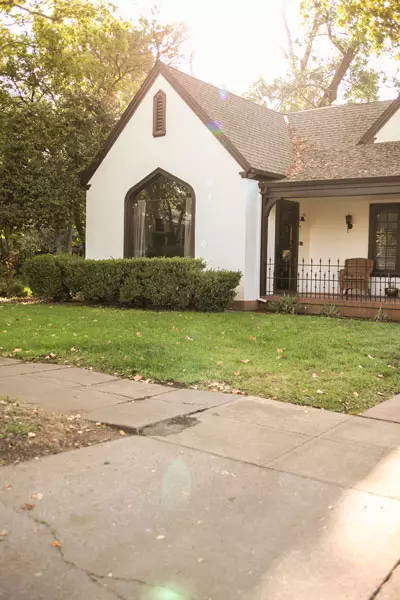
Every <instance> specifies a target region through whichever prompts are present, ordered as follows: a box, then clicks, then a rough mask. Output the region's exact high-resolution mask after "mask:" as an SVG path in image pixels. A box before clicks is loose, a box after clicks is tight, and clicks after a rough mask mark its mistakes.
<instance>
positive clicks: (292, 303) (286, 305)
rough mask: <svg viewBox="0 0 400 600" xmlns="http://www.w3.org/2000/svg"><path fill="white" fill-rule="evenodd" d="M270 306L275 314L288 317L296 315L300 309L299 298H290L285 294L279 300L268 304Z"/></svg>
mask: <svg viewBox="0 0 400 600" xmlns="http://www.w3.org/2000/svg"><path fill="white" fill-rule="evenodd" d="M268 305H269V307H270V308H271V309H272V310H273V311H274V312H277V313H283V314H287V315H294V314H296V313H297V312H299V308H300V305H299V299H298V298H297V296H290V295H289V294H284V295H283V296H281V298H279V300H273V301H271V302H268Z"/></svg>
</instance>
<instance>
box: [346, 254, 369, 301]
mask: <svg viewBox="0 0 400 600" xmlns="http://www.w3.org/2000/svg"><path fill="white" fill-rule="evenodd" d="M373 268H374V261H373V260H372V259H370V258H347V259H346V260H345V261H344V269H341V270H340V271H339V289H340V293H341V294H342V295H343V294H344V295H346V296H347V295H348V293H349V290H351V291H354V290H356V291H357V290H358V291H360V292H364V293H365V294H368V295H369V296H370V295H371V290H370V287H369V280H370V277H371V275H372V271H373Z"/></svg>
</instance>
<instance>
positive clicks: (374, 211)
mask: <svg viewBox="0 0 400 600" xmlns="http://www.w3.org/2000/svg"><path fill="white" fill-rule="evenodd" d="M382 209H383V210H392V211H394V210H396V212H397V213H398V214H399V225H400V202H379V203H375V204H370V205H369V244H368V258H372V260H373V261H374V270H373V272H372V275H373V276H375V277H384V276H390V277H398V276H400V226H399V227H398V231H397V240H396V241H397V253H396V266H395V269H394V270H393V271H388V270H379V269H377V268H376V229H377V225H378V221H377V215H378V213H379V212H380V211H381V210H382Z"/></svg>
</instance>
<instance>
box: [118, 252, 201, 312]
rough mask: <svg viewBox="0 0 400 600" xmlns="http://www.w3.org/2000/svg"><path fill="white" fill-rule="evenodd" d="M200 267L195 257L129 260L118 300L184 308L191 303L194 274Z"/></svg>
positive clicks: (149, 305) (140, 304)
mask: <svg viewBox="0 0 400 600" xmlns="http://www.w3.org/2000/svg"><path fill="white" fill-rule="evenodd" d="M204 266H205V265H204V262H203V261H202V260H201V259H196V258H137V259H130V260H129V275H128V277H127V279H126V280H125V281H124V284H123V286H122V288H121V294H120V301H121V302H123V303H128V304H131V305H132V306H138V307H139V306H140V307H146V306H147V307H157V308H170V309H174V310H179V309H185V308H188V307H189V306H191V304H192V295H193V282H194V276H195V274H196V273H199V272H200V271H201V269H204Z"/></svg>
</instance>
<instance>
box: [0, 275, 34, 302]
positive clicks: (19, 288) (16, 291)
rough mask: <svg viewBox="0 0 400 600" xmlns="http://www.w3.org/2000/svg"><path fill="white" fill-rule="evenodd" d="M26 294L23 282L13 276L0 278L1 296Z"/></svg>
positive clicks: (20, 296)
mask: <svg viewBox="0 0 400 600" xmlns="http://www.w3.org/2000/svg"><path fill="white" fill-rule="evenodd" d="M27 295H28V292H27V290H26V289H25V286H24V284H23V283H22V281H20V280H19V279H15V277H10V276H8V277H1V278H0V296H1V297H3V298H24V297H25V296H27Z"/></svg>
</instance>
